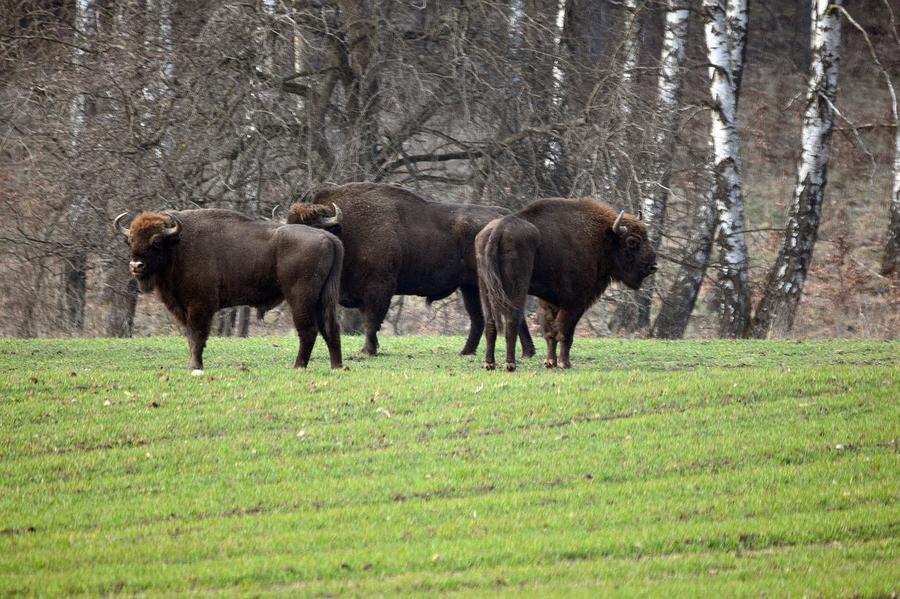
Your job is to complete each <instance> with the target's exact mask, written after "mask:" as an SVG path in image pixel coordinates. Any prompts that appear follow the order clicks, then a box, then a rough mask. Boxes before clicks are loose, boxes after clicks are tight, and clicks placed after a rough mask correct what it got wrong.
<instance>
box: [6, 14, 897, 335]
mask: <svg viewBox="0 0 900 599" xmlns="http://www.w3.org/2000/svg"><path fill="white" fill-rule="evenodd" d="M735 4H736V3H735V2H733V0H729V1H728V2H726V1H725V0H722V1H721V2H716V1H712V0H711V1H709V2H700V0H684V1H681V0H623V1H618V0H502V1H501V0H393V1H392V0H310V1H303V0H296V1H288V0H223V1H205V0H66V1H62V0H56V1H50V0H4V1H3V2H0V273H2V275H3V280H4V282H5V284H4V289H3V293H2V296H0V297H2V304H0V334H4V335H19V336H39V335H53V336H57V335H71V334H104V335H118V336H125V335H130V334H133V333H154V332H163V331H168V330H170V329H171V327H172V326H173V325H172V323H171V322H170V321H169V320H168V319H167V317H166V316H165V313H164V312H161V311H160V310H159V309H158V307H157V306H155V304H154V302H152V301H147V300H146V299H143V298H141V297H138V296H137V293H136V288H135V286H134V283H133V282H132V281H131V279H130V277H129V276H128V271H127V261H128V256H127V249H126V247H125V245H124V244H123V243H122V241H121V239H120V237H119V236H117V235H115V234H114V232H113V229H112V227H111V222H112V219H113V217H115V216H116V215H117V214H119V213H121V212H124V211H129V212H131V213H132V214H135V213H137V212H138V211H140V210H144V209H149V210H159V209H165V208H179V209H181V208H190V207H198V206H199V207H225V208H233V209H236V210H239V211H241V212H244V213H246V214H249V215H252V216H254V217H256V218H260V219H265V218H274V219H277V220H283V218H284V210H285V209H286V207H287V206H288V205H289V204H290V203H291V202H292V201H296V200H298V199H302V198H304V197H307V196H308V195H309V194H311V193H312V192H313V191H314V190H315V189H317V188H319V187H321V186H322V185H325V184H334V183H345V182H348V181H360V180H365V181H385V182H394V183H399V184H403V185H407V186H409V187H410V188H412V189H414V190H415V191H417V192H418V193H421V194H423V195H427V196H430V197H433V198H435V199H437V200H440V201H446V202H465V203H479V204H499V205H504V206H507V207H509V208H514V209H515V208H519V207H521V206H524V205H525V204H527V203H529V202H531V201H532V200H534V199H536V198H539V197H551V196H560V197H576V196H595V197H598V198H601V199H603V200H605V201H606V202H608V203H610V204H611V205H613V206H616V207H621V208H625V209H628V210H631V211H637V210H638V209H639V208H642V207H648V206H652V207H654V211H653V213H652V214H651V215H650V216H651V218H653V219H656V222H652V226H653V227H654V232H655V233H654V234H655V235H656V236H657V240H658V243H659V247H660V256H661V261H660V266H661V269H660V272H659V273H658V274H657V275H656V276H655V277H654V278H653V284H652V285H651V286H650V288H649V293H648V294H646V295H645V296H634V295H633V294H631V293H629V292H625V291H624V290H620V291H616V290H613V292H612V293H611V294H610V295H609V296H608V297H607V299H604V301H602V302H600V304H599V305H598V306H596V307H595V308H594V309H593V310H592V311H591V312H590V313H589V314H588V315H587V317H586V319H585V324H584V326H583V327H582V331H581V332H582V333H584V334H609V333H610V330H609V327H608V323H609V321H610V317H611V316H612V315H613V312H614V311H616V310H621V309H622V307H623V306H624V307H627V306H630V305H631V304H632V303H633V302H637V304H635V305H639V306H640V307H639V309H637V313H639V314H640V316H639V317H636V318H635V317H630V318H619V317H616V318H612V325H613V331H612V332H614V333H616V332H618V333H621V334H638V335H644V334H651V332H653V331H659V327H655V326H654V322H653V321H654V319H655V318H656V317H657V315H658V314H660V313H661V312H664V311H665V310H661V307H662V306H664V305H666V304H665V302H666V301H669V302H672V301H675V300H678V299H679V298H680V297H682V296H683V295H684V294H685V293H687V291H685V290H684V288H680V287H679V285H678V283H679V281H683V280H686V279H681V278H679V277H681V276H682V275H683V273H682V272H681V271H682V270H684V269H685V268H687V269H688V270H689V271H690V272H689V273H688V274H690V276H689V277H688V279H690V277H691V276H692V277H693V280H695V281H696V285H695V286H694V287H696V289H695V290H694V291H693V292H694V297H696V298H698V299H697V301H696V303H695V302H694V299H691V301H690V304H689V307H688V308H687V314H685V315H683V318H682V321H681V324H680V325H678V326H676V327H675V328H674V329H672V330H676V331H678V332H677V333H676V334H675V336H679V335H681V334H689V335H694V336H708V335H716V334H718V332H719V331H720V330H723V329H722V328H721V326H720V323H721V319H722V315H723V312H722V306H731V305H733V302H732V301H730V300H731V299H733V298H731V297H730V296H729V295H728V294H729V293H733V292H734V289H732V288H730V287H729V286H728V284H727V283H728V281H729V280H734V279H733V277H732V278H731V279H730V278H729V276H728V274H729V273H730V272H733V270H734V268H735V267H736V265H735V264H724V266H723V264H722V263H723V261H725V260H724V258H721V257H720V256H719V255H717V253H716V252H710V251H707V252H706V253H705V254H704V255H703V257H702V259H701V262H702V264H695V263H694V262H696V256H697V255H698V254H697V253H696V247H695V246H696V243H695V242H696V241H697V240H698V230H700V228H701V227H703V226H705V225H704V224H703V222H701V221H702V220H703V218H704V215H705V216H709V218H713V219H715V218H716V214H711V213H710V211H709V206H710V199H711V198H713V197H714V196H713V195H712V194H713V192H712V191H711V189H713V181H712V178H711V177H712V175H711V172H712V171H711V169H710V168H709V149H708V148H709V139H710V122H711V121H710V119H711V113H715V114H718V113H719V112H718V111H719V110H720V108H719V107H717V105H716V104H715V103H714V102H713V101H712V100H711V99H710V72H711V70H712V71H716V74H718V75H722V74H723V72H722V71H717V70H716V69H717V67H716V66H715V65H714V66H713V67H712V68H711V67H710V62H711V60H710V58H709V55H708V52H707V47H706V44H705V39H704V17H705V12H704V5H710V6H713V5H715V6H719V5H721V6H722V7H723V8H725V9H730V8H733V7H734V5H735ZM737 4H740V3H737ZM746 4H747V5H748V6H749V24H748V27H747V30H746V33H747V35H746V44H747V46H746V57H745V60H744V62H743V63H742V65H743V69H742V70H741V72H740V73H739V74H738V75H737V76H735V73H731V74H730V78H731V83H732V84H734V83H735V80H739V81H740V83H739V90H740V102H739V105H738V106H737V108H738V110H737V112H736V115H737V117H736V119H733V120H734V122H735V123H736V132H737V139H739V140H740V144H739V153H740V154H739V163H738V165H739V167H740V174H741V184H742V191H743V198H742V199H740V200H739V201H741V202H742V204H743V205H742V211H743V215H744V217H743V222H742V223H741V224H740V227H741V228H742V230H741V231H732V230H730V229H729V235H728V237H727V238H726V239H725V241H727V240H729V239H733V238H734V237H735V235H738V233H739V234H741V235H743V236H744V239H745V240H746V256H745V257H744V258H742V263H741V264H740V265H739V266H740V267H741V268H742V269H746V273H747V276H748V277H749V280H748V285H749V286H748V288H747V289H746V294H748V297H746V299H747V301H749V302H750V303H751V304H752V305H755V302H758V300H759V298H760V295H761V293H762V290H763V288H764V284H765V280H766V277H767V273H768V271H769V270H770V268H771V266H772V264H773V263H775V260H776V258H777V254H778V252H779V248H780V246H781V245H782V242H783V240H784V228H785V223H786V222H788V216H789V214H788V212H789V208H790V203H791V196H792V193H793V189H794V186H795V181H794V179H795V177H796V172H797V160H798V158H799V157H800V155H801V146H802V140H801V121H802V114H803V110H804V108H805V106H804V103H803V97H804V95H805V94H806V93H807V87H808V81H809V70H810V65H811V61H812V60H813V58H814V57H813V53H812V52H811V51H810V48H811V45H810V37H811V33H812V30H811V20H810V14H811V12H810V6H809V3H808V2H807V3H804V2H799V3H786V2H780V1H776V0H759V1H753V0H750V1H749V3H746ZM684 11H688V12H687V13H685V12H684ZM845 12H846V14H842V15H840V18H841V19H844V20H846V19H848V18H851V17H852V18H853V19H855V22H856V23H857V24H858V28H857V27H853V26H847V25H845V27H844V32H843V39H842V41H841V47H840V56H841V67H840V74H839V76H838V91H837V95H836V99H835V100H834V101H833V102H834V107H833V108H834V116H835V122H834V134H833V136H832V140H831V147H830V150H829V152H830V153H829V167H828V168H829V176H828V187H827V191H825V192H824V195H823V198H824V201H823V204H822V213H821V224H820V225H819V235H818V243H817V244H816V245H815V252H814V253H813V254H812V259H811V262H810V263H809V265H808V271H809V272H808V275H807V283H806V287H805V289H804V299H803V300H802V301H801V302H800V305H799V312H798V314H797V316H796V318H795V319H794V321H793V323H794V328H793V334H799V335H866V336H895V335H897V333H898V324H900V323H898V321H900V317H898V315H897V313H898V302H900V290H898V287H900V284H898V282H897V279H896V276H897V275H896V269H893V270H891V269H889V268H887V267H885V268H884V269H882V260H883V256H884V255H885V248H886V247H887V248H890V247H892V246H891V245H890V244H891V243H895V244H898V243H900V242H898V241H897V240H896V239H894V238H895V237H896V236H897V226H896V224H892V225H890V226H889V223H890V222H892V221H891V216H890V214H891V206H892V202H891V200H892V198H894V200H893V204H895V205H896V206H900V202H898V200H897V199H896V198H897V197H900V196H898V195H897V191H896V189H893V186H894V184H893V181H894V177H895V175H894V171H895V169H898V168H900V167H898V166H896V165H900V158H895V154H894V140H895V130H896V104H895V103H896V99H894V110H893V111H892V110H891V106H892V103H891V102H892V95H891V94H890V93H889V89H894V88H898V82H900V61H898V59H897V57H898V56H900V34H898V27H900V26H898V18H900V14H897V12H898V11H897V10H896V8H894V9H893V12H892V3H891V2H889V0H865V1H862V0H861V1H859V2H854V3H849V4H848V5H847V6H846V7H845ZM676 13H678V14H681V15H684V14H687V17H686V20H685V19H681V20H679V19H678V18H676V17H677V15H676ZM673 23H674V24H673ZM667 27H668V28H669V29H670V34H671V33H672V32H671V28H672V27H681V29H680V30H679V32H680V33H677V35H680V36H681V40H682V42H681V43H682V44H683V48H682V50H681V51H682V52H683V58H679V59H678V60H675V59H673V54H672V52H673V50H672V49H671V46H670V45H666V43H665V42H666V40H667V39H669V37H667V34H666V30H667ZM669 43H671V40H670V42H669ZM732 60H735V59H734V58H733V57H732ZM663 67H667V69H668V70H666V69H663ZM675 75H677V79H678V86H677V87H676V88H675V90H676V91H675V92H674V96H673V95H672V93H671V92H667V94H665V93H664V91H665V90H663V89H662V88H661V85H663V84H664V81H665V80H668V81H669V82H670V83H671V79H672V77H673V76H675ZM885 81H887V82H888V85H887V86H886V85H885ZM891 82H893V87H891V85H890V84H891ZM715 114H712V116H715ZM896 139H898V140H900V137H897V138H896ZM898 148H900V146H898ZM898 156H900V150H898ZM720 178H721V177H720ZM897 180H898V181H900V179H897ZM279 209H280V212H279V211H278V210H279ZM894 211H895V212H896V213H898V214H900V208H896V207H895V208H894ZM718 213H719V214H722V213H723V210H722V209H721V208H720V210H719V211H718ZM895 218H896V219H897V222H900V218H897V217H895ZM726 224H728V225H729V226H730V225H731V224H734V223H731V222H729V223H726ZM721 225H722V223H721V222H715V221H714V222H713V223H712V225H710V226H708V227H707V229H708V230H710V231H712V232H719V233H720V234H721V231H722V226H721ZM710 234H711V233H710ZM892 240H893V241H892ZM701 241H702V239H701ZM720 241H721V240H720ZM707 245H708V244H707ZM898 247H900V246H898ZM722 254H723V255H724V254H727V252H722ZM884 260H885V264H887V263H888V261H887V258H884ZM707 261H708V265H707ZM882 272H884V273H885V274H881V273H882ZM691 273H693V274H691ZM697 273H699V274H697ZM722 273H725V276H722ZM891 273H894V274H891ZM891 277H894V278H891ZM721 281H724V282H725V283H726V284H725V285H722V286H720V285H718V284H717V283H718V282H721ZM691 286H692V285H689V286H688V287H691ZM697 290H699V292H698V291H697ZM742 293H744V291H742ZM723 294H724V295H723ZM675 303H676V304H678V305H679V306H683V305H684V303H683V302H677V301H676V302H675ZM673 305H674V304H673ZM825 307H827V311H826V310H824V308H825ZM459 308H460V301H459V299H458V298H457V299H451V300H448V302H447V303H443V304H439V305H437V306H436V307H432V308H431V309H428V308H426V307H424V305H422V304H421V303H420V302H418V301H415V300H411V299H410V298H406V299H403V300H401V299H399V298H398V299H397V300H395V304H394V307H393V308H392V312H391V313H390V314H389V316H388V321H389V322H390V323H391V324H392V328H393V330H394V332H397V333H400V332H404V333H413V332H441V333H447V332H453V333H460V332H463V331H464V330H465V326H466V322H465V319H464V318H461V316H460V312H461V310H460V309H459ZM682 311H683V308H682ZM248 316H249V315H248V313H247V311H238V313H237V318H236V319H235V314H234V313H232V314H229V315H225V316H224V317H223V319H222V320H221V321H220V328H219V330H220V332H223V333H227V332H229V331H243V332H244V333H246V331H247V329H248V327H250V324H249V318H248ZM688 316H690V317H691V320H690V323H689V326H688V320H687V318H688ZM259 326H262V327H268V329H267V330H273V329H275V330H280V329H283V330H288V328H289V326H290V324H289V319H281V320H279V319H278V318H277V315H274V316H271V317H270V320H269V321H268V323H263V324H262V325H256V324H254V325H253V327H259ZM679 327H680V329H679ZM251 328H252V327H251Z"/></svg>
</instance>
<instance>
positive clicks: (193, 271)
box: [114, 210, 344, 372]
mask: <svg viewBox="0 0 900 599" xmlns="http://www.w3.org/2000/svg"><path fill="white" fill-rule="evenodd" d="M124 217H125V214H121V215H119V217H117V218H116V220H115V222H114V225H115V226H116V227H117V228H118V229H119V231H120V232H121V233H122V234H123V235H124V236H125V237H126V239H127V240H128V243H129V245H130V247H131V254H132V260H131V264H130V266H131V273H132V275H133V276H134V277H135V278H136V279H137V280H138V284H139V285H140V289H141V291H143V292H145V293H147V292H151V291H155V292H156V294H157V296H158V297H159V299H160V300H161V301H162V302H163V303H164V304H165V305H166V307H167V308H168V309H169V311H170V312H171V313H172V315H173V316H174V317H175V318H176V319H177V320H178V321H179V322H180V323H181V324H183V325H184V327H185V328H186V329H187V336H188V345H189V346H190V353H191V361H190V367H191V369H193V370H194V371H195V372H200V371H202V370H203V349H204V347H205V346H206V340H207V338H208V337H209V329H210V324H211V322H212V318H213V315H214V314H215V313H216V311H217V310H219V309H221V308H228V307H231V306H241V305H250V306H253V307H255V308H256V309H257V310H258V312H259V313H260V315H261V314H262V313H263V312H264V311H265V310H268V309H271V308H274V307H275V306H277V305H278V304H279V303H281V302H282V301H287V303H288V305H289V306H290V308H291V312H292V314H293V318H294V326H295V327H296V329H297V333H298V335H299V336H300V349H299V351H298V353H297V359H296V361H295V363H294V366H295V367H298V368H305V367H306V365H307V363H308V362H309V356H310V354H311V353H312V349H313V345H314V344H315V341H316V334H317V331H318V333H321V335H322V337H323V338H324V339H325V343H326V344H327V345H328V353H329V356H330V358H331V367H332V368H340V367H341V365H342V360H341V339H340V330H339V328H338V324H337V319H336V317H335V310H336V308H337V302H338V296H339V285H340V277H341V265H342V262H343V255H344V249H343V246H342V245H341V242H340V240H339V239H338V238H337V237H335V236H334V235H332V234H330V233H328V232H326V231H322V230H318V229H313V228H310V227H304V226H302V225H277V224H273V223H266V222H256V221H253V220H251V219H249V218H248V217H246V216H244V215H242V214H240V213H237V212H233V211H231V210H185V211H181V212H165V213H156V212H144V213H142V214H141V215H139V216H138V217H137V218H136V219H135V220H134V221H133V222H132V223H131V227H130V228H128V229H126V228H123V227H121V225H120V224H119V223H120V222H121V221H122V219H123V218H124Z"/></svg>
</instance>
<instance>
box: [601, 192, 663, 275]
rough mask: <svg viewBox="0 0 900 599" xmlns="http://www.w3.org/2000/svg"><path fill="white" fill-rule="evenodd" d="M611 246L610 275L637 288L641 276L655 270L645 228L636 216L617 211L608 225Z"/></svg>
mask: <svg viewBox="0 0 900 599" xmlns="http://www.w3.org/2000/svg"><path fill="white" fill-rule="evenodd" d="M607 235H609V239H610V243H611V245H612V262H613V272H612V275H613V278H615V279H618V280H619V281H622V282H623V283H625V284H626V285H628V286H629V287H631V288H632V289H637V288H639V287H640V286H641V283H642V282H643V281H644V279H645V278H647V277H648V276H650V275H652V274H653V273H655V272H656V252H655V251H654V250H653V244H652V243H650V239H649V238H648V237H647V227H646V225H644V223H642V222H641V220H640V216H638V217H634V216H631V215H626V214H625V211H624V210H623V211H622V212H620V213H619V216H618V217H616V220H615V222H613V224H612V226H611V227H610V228H609V230H608V232H607Z"/></svg>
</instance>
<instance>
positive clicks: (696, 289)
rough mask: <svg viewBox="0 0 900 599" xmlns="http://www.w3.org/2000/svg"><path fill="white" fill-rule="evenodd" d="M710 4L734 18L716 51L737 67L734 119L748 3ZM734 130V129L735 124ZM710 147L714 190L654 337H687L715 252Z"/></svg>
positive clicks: (699, 215) (715, 218) (701, 213)
mask: <svg viewBox="0 0 900 599" xmlns="http://www.w3.org/2000/svg"><path fill="white" fill-rule="evenodd" d="M710 4H713V5H715V8H716V11H714V13H713V14H714V15H715V14H716V13H718V16H717V17H716V18H717V19H721V15H722V12H725V13H726V14H727V15H730V16H731V17H730V18H728V19H726V22H725V24H724V30H725V31H726V33H727V35H726V37H727V38H728V43H727V45H726V46H725V47H719V48H717V50H718V53H719V55H720V62H725V58H726V57H725V56H722V54H723V53H724V54H726V55H727V62H728V65H729V70H731V69H733V68H734V67H735V66H737V69H736V72H737V77H735V76H734V74H733V73H732V74H731V76H730V82H731V85H730V86H729V87H730V88H731V96H732V98H733V105H734V109H733V111H732V116H733V117H734V116H736V113H737V102H738V99H739V97H740V83H741V79H742V75H743V56H744V53H745V48H746V28H747V25H746V24H747V20H746V15H747V8H746V2H745V1H744V0H732V1H731V2H729V3H728V5H727V7H723V4H722V3H716V2H712V3H710ZM708 19H709V17H708V15H707V22H708ZM721 27H722V25H721V23H720V24H719V26H718V28H717V31H721ZM710 62H711V64H716V63H715V62H713V61H710ZM733 62H739V63H740V64H737V65H734V64H731V63H733ZM711 71H712V74H713V75H715V73H716V71H717V69H715V68H714V69H711ZM725 80H726V81H728V80H729V78H725ZM713 99H714V101H715V95H714V96H713ZM714 104H715V102H714ZM714 110H715V109H714ZM716 116H717V115H716V114H715V113H714V115H713V118H714V119H715V118H716ZM718 118H719V122H720V123H721V116H718ZM712 126H714V125H712V124H711V127H712ZM732 126H734V121H733V120H732ZM732 130H733V129H732ZM709 145H710V157H709V165H708V167H707V170H708V172H710V187H711V188H710V191H709V195H708V196H706V198H705V199H704V202H703V203H702V204H701V205H700V208H699V209H698V211H697V215H696V216H695V218H694V220H693V222H694V225H695V227H696V229H695V232H694V233H693V234H692V240H691V242H690V243H689V245H688V247H687V248H686V249H685V252H684V254H683V257H682V264H681V267H680V268H679V270H678V273H677V274H676V275H675V281H674V283H673V284H672V286H671V287H670V289H669V292H668V294H667V295H666V297H665V299H664V300H663V303H662V306H661V307H660V312H659V315H658V316H657V318H656V322H655V323H654V325H653V331H652V333H653V335H654V336H657V337H662V338H666V339H677V338H680V337H681V336H683V335H684V331H685V330H686V329H687V325H688V321H689V320H690V316H691V313H692V312H693V309H694V306H695V304H696V302H697V297H698V295H699V293H700V287H701V285H702V284H703V278H704V275H705V273H706V268H707V264H708V260H709V257H710V255H711V252H712V243H713V240H714V238H715V233H716V223H717V221H718V218H719V217H718V215H717V210H716V201H715V199H716V197H717V196H718V195H719V191H718V183H717V177H716V176H715V175H714V171H713V170H712V168H713V164H714V163H715V149H714V139H713V137H712V136H711V137H710V144H709ZM735 164H736V165H738V168H739V164H740V158H739V156H735ZM741 220H743V219H741ZM741 231H743V225H742V226H741ZM742 237H743V236H742ZM745 247H746V246H745ZM748 303H749V298H748ZM748 309H749V306H748Z"/></svg>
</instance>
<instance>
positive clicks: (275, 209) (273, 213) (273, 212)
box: [272, 204, 281, 220]
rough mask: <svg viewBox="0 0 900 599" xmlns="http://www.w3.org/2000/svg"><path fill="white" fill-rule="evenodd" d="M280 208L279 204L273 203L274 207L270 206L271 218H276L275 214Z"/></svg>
mask: <svg viewBox="0 0 900 599" xmlns="http://www.w3.org/2000/svg"><path fill="white" fill-rule="evenodd" d="M280 209H281V206H279V205H278V204H275V207H274V208H272V220H275V218H276V216H275V215H276V214H277V213H278V211H279V210H280Z"/></svg>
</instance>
